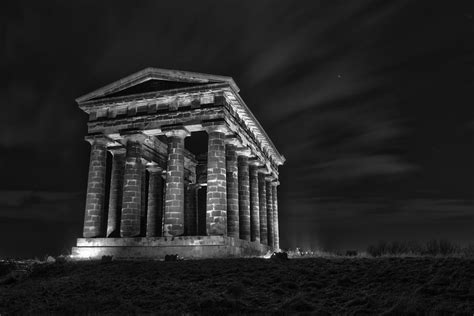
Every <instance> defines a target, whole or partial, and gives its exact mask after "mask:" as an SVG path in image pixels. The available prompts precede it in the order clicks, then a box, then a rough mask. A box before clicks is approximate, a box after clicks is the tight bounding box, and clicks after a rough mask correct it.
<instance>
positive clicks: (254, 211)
mask: <svg viewBox="0 0 474 316" xmlns="http://www.w3.org/2000/svg"><path fill="white" fill-rule="evenodd" d="M249 184H250V241H256V242H260V205H259V200H258V162H256V161H252V162H251V163H250V165H249Z"/></svg>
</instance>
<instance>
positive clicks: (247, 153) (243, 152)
mask: <svg viewBox="0 0 474 316" xmlns="http://www.w3.org/2000/svg"><path fill="white" fill-rule="evenodd" d="M235 152H236V153H237V155H238V156H244V157H247V158H250V157H253V154H252V150H251V149H250V148H248V147H237V149H236V150H235Z"/></svg>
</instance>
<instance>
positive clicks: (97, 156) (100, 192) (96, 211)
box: [83, 139, 107, 238]
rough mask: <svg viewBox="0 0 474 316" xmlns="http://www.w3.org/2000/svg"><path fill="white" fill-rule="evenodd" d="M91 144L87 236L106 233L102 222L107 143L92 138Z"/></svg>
mask: <svg viewBox="0 0 474 316" xmlns="http://www.w3.org/2000/svg"><path fill="white" fill-rule="evenodd" d="M91 145H92V147H91V154H90V162H89V177H88V180H87V197H86V209H85V216H84V230H83V236H84V237H86V238H90V237H102V236H103V235H105V232H103V230H104V229H103V227H102V226H103V224H102V222H103V219H104V203H105V201H104V200H105V174H106V169H105V168H106V166H105V165H106V161H107V148H106V143H105V142H104V141H102V140H99V139H93V140H91Z"/></svg>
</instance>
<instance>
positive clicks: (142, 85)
mask: <svg viewBox="0 0 474 316" xmlns="http://www.w3.org/2000/svg"><path fill="white" fill-rule="evenodd" d="M211 83H227V84H229V85H230V86H231V87H232V88H233V89H234V90H235V91H236V92H239V87H237V84H236V83H235V82H234V79H232V78H231V77H226V76H217V75H210V74H202V73H197V72H190V71H181V70H170V69H161V68H152V67H149V68H145V69H143V70H140V71H139V72H136V73H134V74H131V75H129V76H127V77H125V78H123V79H120V80H117V81H115V82H112V83H111V84H108V85H106V86H104V87H102V88H100V89H97V90H95V91H92V92H90V93H88V94H86V95H83V96H82V97H79V98H77V99H76V102H77V103H83V102H87V101H91V100H97V99H101V98H105V97H115V96H120V95H125V94H131V93H143V92H150V91H160V90H169V89H176V88H184V87H189V86H199V85H206V84H211Z"/></svg>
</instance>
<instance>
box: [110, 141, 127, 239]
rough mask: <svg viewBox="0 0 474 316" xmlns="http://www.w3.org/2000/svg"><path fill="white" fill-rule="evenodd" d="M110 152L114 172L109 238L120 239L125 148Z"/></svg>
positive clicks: (112, 171) (112, 172)
mask: <svg viewBox="0 0 474 316" xmlns="http://www.w3.org/2000/svg"><path fill="white" fill-rule="evenodd" d="M109 151H110V153H111V154H112V170H111V172H110V193H109V215H108V220H107V237H119V236H120V231H119V229H120V225H119V224H120V212H121V210H122V193H123V172H124V168H125V148H114V149H111V150H109Z"/></svg>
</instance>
